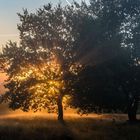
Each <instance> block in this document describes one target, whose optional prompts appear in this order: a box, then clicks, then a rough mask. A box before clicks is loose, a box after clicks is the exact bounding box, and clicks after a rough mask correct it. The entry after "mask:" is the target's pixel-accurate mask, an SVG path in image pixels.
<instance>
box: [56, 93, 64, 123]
mask: <svg viewBox="0 0 140 140" xmlns="http://www.w3.org/2000/svg"><path fill="white" fill-rule="evenodd" d="M62 99H63V97H62V95H59V96H58V100H57V106H58V121H61V122H63V121H64V120H63V105H62Z"/></svg>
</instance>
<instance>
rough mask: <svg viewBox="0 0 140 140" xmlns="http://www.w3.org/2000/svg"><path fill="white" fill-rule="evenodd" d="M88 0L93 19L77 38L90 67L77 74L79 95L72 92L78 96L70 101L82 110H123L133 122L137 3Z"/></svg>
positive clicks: (139, 9) (136, 80) (136, 88)
mask: <svg viewBox="0 0 140 140" xmlns="http://www.w3.org/2000/svg"><path fill="white" fill-rule="evenodd" d="M90 2H91V4H90V10H91V15H93V18H94V22H92V23H91V25H90V26H88V27H89V29H88V33H89V34H86V35H85V37H84V38H81V42H84V44H82V45H83V46H85V47H84V48H83V49H84V51H83V53H84V54H85V57H84V58H83V60H84V63H85V64H87V65H91V66H88V67H85V69H83V71H82V72H81V73H79V79H77V84H76V85H75V89H76V90H77V92H79V93H80V94H75V96H78V97H75V98H74V99H77V101H74V104H75V105H76V106H79V107H80V111H82V112H83V110H84V112H91V111H96V112H97V111H99V112H100V111H101V110H104V111H107V110H108V111H109V110H121V111H123V112H126V111H127V113H128V117H129V120H130V121H136V112H137V109H138V103H139V97H140V92H139V89H140V88H139V86H138V85H139V82H140V81H139V80H140V79H139V54H140V52H139V41H140V40H139V12H140V6H139V5H140V2H139V0H136V1H131V0H130V1H129V0H128V1H125V0H124V1H121V0H115V1H114V0H99V1H98V0H97V1H95V0H91V1H90ZM84 29H85V28H84ZM84 29H83V30H84ZM81 36H82V35H81ZM83 36H84V34H83ZM89 52H90V53H89ZM86 53H87V54H86ZM84 85H85V86H84ZM82 87H83V88H82ZM78 98H80V99H81V100H78Z"/></svg>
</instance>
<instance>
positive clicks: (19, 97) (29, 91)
mask: <svg viewBox="0 0 140 140" xmlns="http://www.w3.org/2000/svg"><path fill="white" fill-rule="evenodd" d="M75 4H76V3H75ZM80 10H81V11H82V8H81V7H79V8H77V9H75V7H73V6H66V7H63V8H62V7H61V5H59V4H58V5H57V6H56V7H52V5H51V4H48V5H46V6H44V7H43V8H42V9H38V10H37V11H36V13H28V11H27V10H26V9H25V10H24V11H23V14H18V15H19V17H20V21H21V23H20V24H19V25H18V29H19V31H20V44H19V45H17V44H16V43H13V42H9V44H7V45H6V47H5V48H4V49H3V53H2V55H1V58H3V59H4V60H5V61H4V62H5V71H6V73H7V74H8V76H9V79H8V80H7V84H6V85H5V87H6V88H8V89H9V90H8V92H7V93H6V94H5V95H6V96H7V98H8V100H9V107H10V108H13V109H19V108H20V109H22V110H23V111H28V110H29V109H32V110H34V111H37V110H41V109H42V108H45V109H47V110H48V112H56V111H57V112H58V120H60V121H63V103H62V102H63V100H64V101H65V102H66V101H67V100H68V98H70V97H69V96H70V95H71V94H72V93H73V89H72V88H71V84H72V82H73V81H72V77H73V76H74V75H75V76H76V75H77V73H78V71H80V68H81V65H80V64H79V63H78V62H77V61H76V59H75V57H76V54H77V52H76V51H75V50H76V45H75V44H76V41H77V40H78V37H79V33H78V32H77V31H78V30H77V28H76V30H75V28H74V26H77V25H78V24H82V23H81V20H80V21H78V20H79V19H81V18H82V14H83V13H82V12H81V13H80V14H79V11H80ZM79 15H81V17H79ZM74 19H75V20H76V21H74ZM77 21H78V23H76V22H77ZM77 27H78V26H77Z"/></svg>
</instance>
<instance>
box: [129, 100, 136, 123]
mask: <svg viewBox="0 0 140 140" xmlns="http://www.w3.org/2000/svg"><path fill="white" fill-rule="evenodd" d="M137 109H138V100H137V99H133V100H131V101H129V104H128V118H129V121H130V122H136V121H137V117H136V114H137Z"/></svg>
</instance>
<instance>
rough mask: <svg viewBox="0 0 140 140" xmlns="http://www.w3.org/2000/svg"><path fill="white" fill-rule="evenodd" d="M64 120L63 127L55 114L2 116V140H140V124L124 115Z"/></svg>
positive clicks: (0, 123) (0, 127) (67, 118)
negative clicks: (130, 120) (129, 121)
mask: <svg viewBox="0 0 140 140" xmlns="http://www.w3.org/2000/svg"><path fill="white" fill-rule="evenodd" d="M64 119H65V123H64V124H61V123H60V122H58V121H57V116H56V115H54V114H47V113H38V114H32V113H27V114H22V113H19V114H18V113H17V114H5V115H3V114H1V116H0V140H140V124H129V123H128V122H126V120H127V116H126V115H123V114H122V115H121V114H120V115H117V114H112V115H109V114H105V115H96V114H90V115H88V116H86V115H84V116H82V117H81V116H79V115H76V114H65V117H64Z"/></svg>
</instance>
